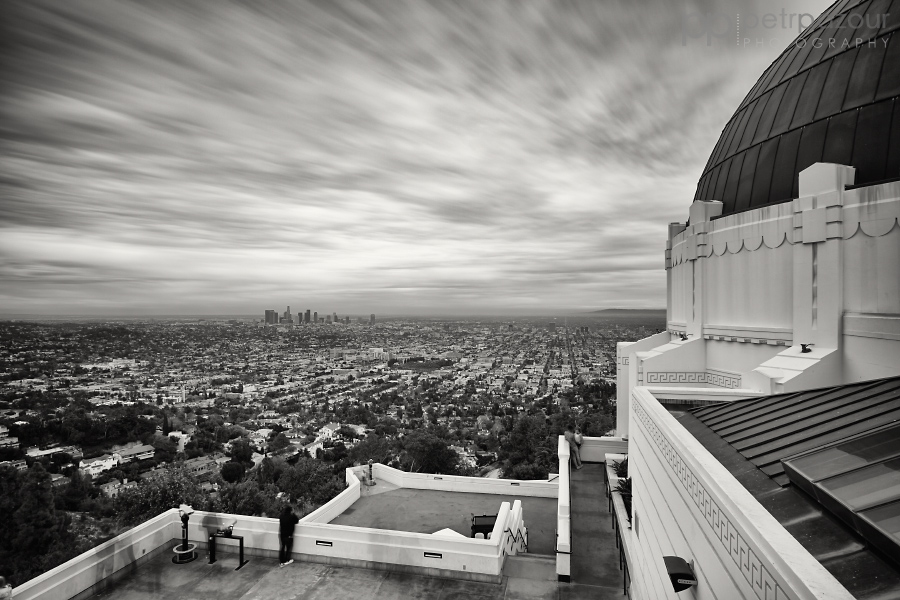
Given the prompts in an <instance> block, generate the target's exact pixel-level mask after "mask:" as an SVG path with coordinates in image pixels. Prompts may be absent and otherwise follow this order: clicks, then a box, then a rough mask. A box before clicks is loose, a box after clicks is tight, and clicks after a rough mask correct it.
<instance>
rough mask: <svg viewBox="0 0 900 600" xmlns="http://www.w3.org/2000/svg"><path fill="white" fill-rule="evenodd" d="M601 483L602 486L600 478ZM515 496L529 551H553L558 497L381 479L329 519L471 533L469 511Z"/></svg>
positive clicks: (494, 507)
mask: <svg viewBox="0 0 900 600" xmlns="http://www.w3.org/2000/svg"><path fill="white" fill-rule="evenodd" d="M600 485H601V488H602V485H603V480H602V479H601V480H600ZM515 500H521V501H522V517H523V519H524V520H525V527H527V528H528V552H529V553H531V554H554V553H555V551H556V498H532V497H522V496H514V495H510V496H500V495H496V494H471V493H464V492H452V493H448V492H439V491H434V490H414V489H409V488H396V487H393V486H389V485H385V483H384V482H379V483H378V484H377V485H375V486H372V487H370V488H369V487H365V486H363V494H362V496H360V498H359V500H357V501H356V502H354V503H353V506H351V507H350V508H348V509H347V510H345V511H344V512H343V513H342V514H341V515H340V516H338V517H337V518H336V519H334V520H333V521H331V523H332V524H333V525H352V526H354V527H371V528H373V529H390V530H393V531H409V532H413V533H434V532H436V531H440V530H441V529H452V530H453V531H456V532H457V533H461V534H462V535H464V536H466V537H469V536H470V535H471V532H472V528H471V525H472V514H476V515H495V514H497V512H498V511H499V510H500V503H502V502H509V504H510V507H512V503H513V501H515Z"/></svg>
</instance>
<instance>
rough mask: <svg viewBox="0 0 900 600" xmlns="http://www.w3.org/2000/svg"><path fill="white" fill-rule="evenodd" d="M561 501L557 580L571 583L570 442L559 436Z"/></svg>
mask: <svg viewBox="0 0 900 600" xmlns="http://www.w3.org/2000/svg"><path fill="white" fill-rule="evenodd" d="M557 454H558V456H559V496H558V497H559V501H558V503H557V511H556V578H557V579H558V580H559V581H569V580H570V575H571V562H572V561H571V559H572V556H571V554H572V533H571V532H572V523H571V514H572V513H571V502H570V493H569V480H570V475H571V471H570V468H569V442H568V441H567V440H566V438H565V436H562V435H561V436H559V450H558V452H557Z"/></svg>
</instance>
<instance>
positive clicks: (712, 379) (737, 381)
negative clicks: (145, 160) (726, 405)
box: [706, 369, 741, 390]
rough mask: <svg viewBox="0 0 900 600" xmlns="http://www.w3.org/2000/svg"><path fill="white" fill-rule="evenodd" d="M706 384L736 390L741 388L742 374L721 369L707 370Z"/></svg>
mask: <svg viewBox="0 0 900 600" xmlns="http://www.w3.org/2000/svg"><path fill="white" fill-rule="evenodd" d="M706 383H708V384H710V385H714V386H716V387H721V388H726V389H729V390H734V389H737V388H739V387H741V374H740V373H732V372H731V371H721V370H719V369H707V370H706Z"/></svg>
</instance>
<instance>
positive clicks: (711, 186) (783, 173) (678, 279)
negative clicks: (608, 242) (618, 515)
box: [617, 3, 900, 599]
mask: <svg viewBox="0 0 900 600" xmlns="http://www.w3.org/2000/svg"><path fill="white" fill-rule="evenodd" d="M853 4H854V3H849V4H848V3H836V4H835V5H834V6H833V7H832V8H831V9H829V10H827V11H825V13H824V14H823V15H822V16H821V17H820V18H819V19H817V21H816V23H815V24H814V25H813V26H812V27H810V28H809V29H808V30H807V31H806V32H805V33H804V34H801V37H800V38H798V39H800V40H805V41H804V44H803V45H807V44H809V45H812V42H813V40H816V39H825V38H827V32H828V31H829V30H828V27H829V25H830V24H831V25H834V24H836V23H838V22H840V19H843V18H844V17H845V16H846V14H845V13H846V11H847V10H850V9H851V8H852V6H853ZM863 9H865V6H864V7H863ZM832 29H834V28H832ZM876 29H877V28H876ZM876 34H877V32H875V31H868V32H864V33H860V34H859V35H862V36H863V37H861V40H862V42H866V41H868V40H869V38H872V39H874V36H875V35H876ZM883 37H884V41H885V45H886V46H888V47H891V48H893V49H894V50H895V51H896V50H897V49H900V37H898V34H894V35H893V36H883ZM894 38H896V39H894ZM857 44H858V47H857V45H853V44H851V45H850V48H849V49H847V48H845V49H843V50H840V51H839V52H837V53H836V55H835V57H834V64H838V62H837V61H841V64H844V63H847V64H849V65H851V68H849V69H847V70H843V71H841V70H838V68H837V67H835V68H834V69H832V70H833V71H834V73H835V74H834V75H833V76H832V75H828V77H825V73H826V72H830V71H828V69H830V68H831V64H832V61H831V57H830V56H829V57H828V59H824V60H823V59H822V55H821V54H819V55H818V56H819V61H820V62H817V61H816V60H812V61H811V64H807V63H803V64H802V68H798V69H793V68H791V69H782V68H781V67H782V64H783V63H785V62H787V63H790V62H791V61H794V60H795V58H796V57H797V56H798V55H799V53H800V52H801V50H802V48H800V47H799V44H792V45H791V46H789V47H788V48H787V50H785V52H784V54H783V55H782V56H781V57H779V59H778V60H776V61H775V63H773V65H772V67H770V70H768V71H767V72H766V73H765V74H764V75H763V77H762V78H761V79H760V81H759V82H758V83H757V85H756V86H754V88H753V89H752V90H751V93H750V94H748V96H747V98H746V99H745V100H744V102H743V103H742V104H741V106H740V107H739V108H738V111H737V113H736V114H735V116H734V117H733V118H732V120H731V121H729V123H728V124H727V125H726V127H725V130H723V134H722V139H720V141H719V144H718V145H717V146H716V148H715V149H714V150H713V154H712V156H711V157H710V161H709V163H708V164H707V167H706V169H705V170H704V173H703V175H702V176H701V180H700V183H699V184H698V189H697V197H696V198H695V199H694V202H693V204H692V205H691V207H690V210H689V214H688V217H689V218H688V220H687V222H686V223H673V224H671V225H670V226H669V236H668V241H667V244H666V256H665V268H666V276H667V292H668V300H667V328H666V331H665V332H662V333H659V334H657V335H654V336H651V337H649V338H646V339H643V340H640V341H638V342H634V343H619V345H618V356H617V362H618V406H617V408H618V418H617V430H618V434H619V435H621V436H627V437H628V440H629V448H628V450H629V454H628V458H629V475H630V476H631V477H632V491H633V514H632V519H631V528H630V529H627V530H625V531H623V532H622V533H623V535H622V537H623V543H624V548H625V552H624V555H625V558H626V561H627V563H628V565H627V568H628V571H629V574H630V577H631V580H630V581H631V584H630V594H631V597H632V598H652V599H657V598H677V597H692V598H761V599H762V598H889V597H890V598H895V597H900V527H898V525H897V523H900V486H898V484H897V482H896V481H895V480H896V477H894V479H891V476H890V475H888V476H887V478H886V479H885V478H879V477H878V475H879V474H880V473H882V472H885V473H891V474H893V473H896V467H894V466H892V465H893V463H892V462H891V460H894V462H896V460H895V459H892V458H891V457H895V456H897V455H900V428H897V423H898V420H900V400H898V398H900V378H898V376H900V227H898V224H897V220H898V217H900V165H898V164H895V162H896V161H894V160H893V158H891V160H889V157H893V154H892V153H893V152H895V151H900V122H898V120H897V119H896V118H895V119H893V120H892V119H891V116H890V115H891V114H893V113H892V111H893V110H894V106H895V105H897V102H898V100H897V98H898V97H900V95H898V94H900V90H896V89H894V88H893V87H891V86H892V84H890V83H889V82H890V81H893V80H894V79H893V78H895V77H896V75H897V74H900V53H898V52H887V53H885V52H884V51H883V49H882V51H881V53H880V54H878V53H877V51H876V50H875V49H874V45H871V44H865V43H860V42H857ZM870 46H872V49H870ZM844 53H847V54H846V56H843V57H842V54H844ZM829 54H830V53H829ZM882 55H884V56H882ZM803 56H804V57H805V56H807V54H804V55H803ZM809 56H813V55H812V54H809ZM876 58H877V60H878V65H879V69H875V70H874V71H871V73H873V75H872V77H869V76H865V77H863V76H862V75H861V73H862V72H863V70H864V69H865V67H864V66H863V65H864V64H865V61H869V60H874V59H876ZM882 60H883V65H882ZM854 61H856V62H855V63H854ZM801 62H802V61H801ZM819 64H821V65H822V66H821V68H819V67H818V65H819ZM854 64H856V65H857V66H858V67H857V68H856V69H854V68H852V66H853V65H854ZM816 69H818V70H816ZM855 70H856V71H859V73H858V74H857V75H854V74H853V73H854V71H855ZM820 71H821V72H820ZM866 72H867V73H869V72H870V71H866ZM879 73H880V76H879ZM807 77H808V79H807ZM794 78H798V80H797V81H793V79H794ZM799 78H803V79H799ZM804 82H805V83H804ZM805 86H815V87H814V88H813V89H808V90H807V89H806V87H805ZM788 88H790V89H791V92H787V91H786V90H787V89H788ZM776 94H778V95H777V99H778V101H775V100H773V99H774V98H776ZM770 106H773V108H770ZM810 106H811V107H810ZM816 106H819V107H823V106H824V107H825V109H824V112H823V109H822V108H819V109H817V108H816ZM898 106H900V105H898ZM785 113H787V114H786V115H785ZM748 123H753V124H752V127H753V128H754V129H753V130H750V131H745V129H746V128H747V127H749V125H748ZM779 123H780V125H779ZM845 126H846V127H845ZM734 165H737V168H736V169H735V168H734ZM873 380H874V381H873ZM704 406H707V407H706V408H704ZM691 407H700V408H693V409H692V410H686V409H688V408H691ZM879 436H880V437H879ZM879 440H880V441H879ZM876 442H877V443H878V444H881V445H880V446H879V445H873V444H876ZM872 448H876V449H875V450H873V449H872ZM800 490H802V491H800ZM664 556H677V557H680V558H683V559H685V560H686V561H688V562H692V563H693V575H694V578H695V579H696V582H697V583H696V585H695V586H693V587H692V589H691V591H689V592H683V593H682V594H681V595H676V592H675V590H674V589H673V584H672V582H671V581H670V577H669V574H668V573H667V569H666V564H665V561H664V560H663V557H664Z"/></svg>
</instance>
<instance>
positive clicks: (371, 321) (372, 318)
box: [369, 313, 375, 325]
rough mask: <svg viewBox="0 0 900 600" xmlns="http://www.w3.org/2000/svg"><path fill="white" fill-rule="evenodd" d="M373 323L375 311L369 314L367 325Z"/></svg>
mask: <svg viewBox="0 0 900 600" xmlns="http://www.w3.org/2000/svg"><path fill="white" fill-rule="evenodd" d="M374 324H375V313H372V314H371V315H369V325H374Z"/></svg>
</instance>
